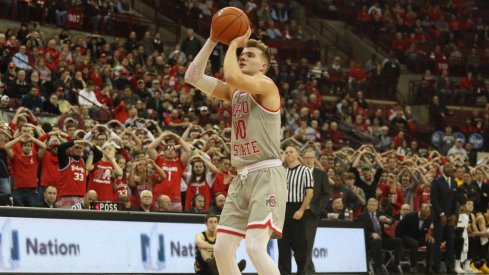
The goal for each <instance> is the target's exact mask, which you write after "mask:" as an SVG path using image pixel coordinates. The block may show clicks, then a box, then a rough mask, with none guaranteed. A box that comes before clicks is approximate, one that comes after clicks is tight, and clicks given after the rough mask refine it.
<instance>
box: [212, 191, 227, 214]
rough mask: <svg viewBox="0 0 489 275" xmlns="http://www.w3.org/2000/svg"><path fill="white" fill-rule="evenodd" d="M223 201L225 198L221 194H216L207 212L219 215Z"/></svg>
mask: <svg viewBox="0 0 489 275" xmlns="http://www.w3.org/2000/svg"><path fill="white" fill-rule="evenodd" d="M225 200H226V196H225V195H224V194H223V193H216V194H215V195H214V199H213V200H212V204H211V207H210V208H209V211H208V212H209V213H214V214H216V215H221V212H222V208H223V207H224V202H225Z"/></svg>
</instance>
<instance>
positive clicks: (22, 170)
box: [12, 153, 39, 190]
mask: <svg viewBox="0 0 489 275" xmlns="http://www.w3.org/2000/svg"><path fill="white" fill-rule="evenodd" d="M12 168H13V171H14V173H15V181H14V190H17V189H20V188H37V169H38V168H39V158H38V157H37V153H36V154H31V155H29V156H25V155H22V154H14V157H13V162H12Z"/></svg>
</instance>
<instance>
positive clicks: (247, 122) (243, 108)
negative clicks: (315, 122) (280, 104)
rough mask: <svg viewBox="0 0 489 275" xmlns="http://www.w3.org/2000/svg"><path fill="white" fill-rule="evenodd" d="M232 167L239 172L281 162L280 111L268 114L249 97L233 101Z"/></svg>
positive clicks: (240, 96) (244, 95) (237, 95)
mask: <svg viewBox="0 0 489 275" xmlns="http://www.w3.org/2000/svg"><path fill="white" fill-rule="evenodd" d="M232 105H233V109H232V117H233V123H232V131H231V165H232V166H233V167H236V168H238V169H240V168H243V167H244V166H247V165H250V164H253V163H256V162H259V161H262V160H269V159H280V110H277V111H269V110H267V109H265V108H264V107H262V106H260V105H259V103H258V102H256V100H255V99H254V98H253V97H252V95H251V94H248V93H244V92H240V91H239V90H238V91H236V92H235V93H234V94H233V98H232Z"/></svg>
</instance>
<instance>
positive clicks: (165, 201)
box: [156, 195, 171, 212]
mask: <svg viewBox="0 0 489 275" xmlns="http://www.w3.org/2000/svg"><path fill="white" fill-rule="evenodd" d="M156 203H157V205H158V211H159V212H170V211H171V199H170V197H168V196H167V195H161V196H159V197H158V200H157V201H156Z"/></svg>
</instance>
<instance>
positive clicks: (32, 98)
mask: <svg viewBox="0 0 489 275" xmlns="http://www.w3.org/2000/svg"><path fill="white" fill-rule="evenodd" d="M20 105H21V106H22V107H25V108H27V109H29V110H30V111H31V112H33V113H35V114H39V113H41V110H42V108H43V103H42V98H41V97H40V96H39V89H38V88H37V87H32V88H31V91H30V92H29V94H26V95H24V96H23V97H22V101H21V103H20Z"/></svg>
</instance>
